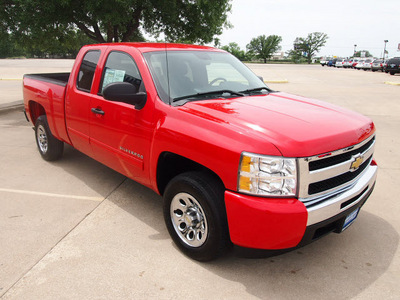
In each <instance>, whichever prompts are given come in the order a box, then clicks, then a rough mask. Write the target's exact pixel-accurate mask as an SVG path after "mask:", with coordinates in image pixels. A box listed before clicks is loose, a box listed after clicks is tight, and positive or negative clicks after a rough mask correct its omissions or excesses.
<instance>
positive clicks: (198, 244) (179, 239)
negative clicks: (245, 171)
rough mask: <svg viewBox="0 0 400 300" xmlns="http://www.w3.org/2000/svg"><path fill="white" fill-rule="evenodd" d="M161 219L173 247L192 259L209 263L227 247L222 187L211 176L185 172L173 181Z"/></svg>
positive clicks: (227, 239) (166, 192) (226, 226)
mask: <svg viewBox="0 0 400 300" xmlns="http://www.w3.org/2000/svg"><path fill="white" fill-rule="evenodd" d="M164 219H165V223H166V226H167V229H168V231H169V234H170V235H171V237H172V239H173V240H174V242H175V244H176V245H177V246H178V247H179V248H180V249H181V251H182V252H184V253H185V254H186V255H188V256H189V257H191V258H193V259H195V260H198V261H209V260H212V259H214V258H216V257H218V256H219V255H221V254H222V253H223V252H224V250H225V249H226V248H227V247H228V246H229V245H230V240H229V233H228V224H227V219H226V211H225V204H224V187H223V186H222V184H221V183H220V182H219V181H218V180H217V179H216V178H214V177H213V176H211V175H208V174H204V173H200V172H188V173H184V174H180V175H178V176H176V177H175V178H174V179H172V180H171V182H170V183H169V184H168V186H167V188H166V191H165V194H164Z"/></svg>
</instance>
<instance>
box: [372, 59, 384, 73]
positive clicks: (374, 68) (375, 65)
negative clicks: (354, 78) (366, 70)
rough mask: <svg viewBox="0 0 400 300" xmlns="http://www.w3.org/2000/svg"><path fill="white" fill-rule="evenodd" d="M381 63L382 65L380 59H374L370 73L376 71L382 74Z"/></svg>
mask: <svg viewBox="0 0 400 300" xmlns="http://www.w3.org/2000/svg"><path fill="white" fill-rule="evenodd" d="M383 63H384V61H383V60H381V59H375V60H374V61H373V62H372V65H371V71H372V72H376V71H382V72H383V71H384V67H383Z"/></svg>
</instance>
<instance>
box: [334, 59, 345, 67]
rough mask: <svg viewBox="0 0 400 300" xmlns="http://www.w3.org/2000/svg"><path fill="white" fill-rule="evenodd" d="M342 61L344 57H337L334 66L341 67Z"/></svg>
mask: <svg viewBox="0 0 400 300" xmlns="http://www.w3.org/2000/svg"><path fill="white" fill-rule="evenodd" d="M344 61H345V59H342V58H339V59H338V60H337V61H336V64H335V67H336V68H343V64H344Z"/></svg>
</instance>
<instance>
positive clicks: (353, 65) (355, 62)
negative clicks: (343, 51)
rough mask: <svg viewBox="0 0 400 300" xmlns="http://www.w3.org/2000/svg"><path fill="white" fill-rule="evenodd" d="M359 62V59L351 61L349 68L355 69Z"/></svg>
mask: <svg viewBox="0 0 400 300" xmlns="http://www.w3.org/2000/svg"><path fill="white" fill-rule="evenodd" d="M359 61H360V59H359V58H355V59H353V63H352V64H351V67H352V68H353V69H355V68H356V66H357V64H358V62H359Z"/></svg>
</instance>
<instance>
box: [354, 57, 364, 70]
mask: <svg viewBox="0 0 400 300" xmlns="http://www.w3.org/2000/svg"><path fill="white" fill-rule="evenodd" d="M364 61H365V59H360V60H359V61H358V63H357V65H356V66H355V67H354V68H355V69H356V70H362V68H363V65H364Z"/></svg>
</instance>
